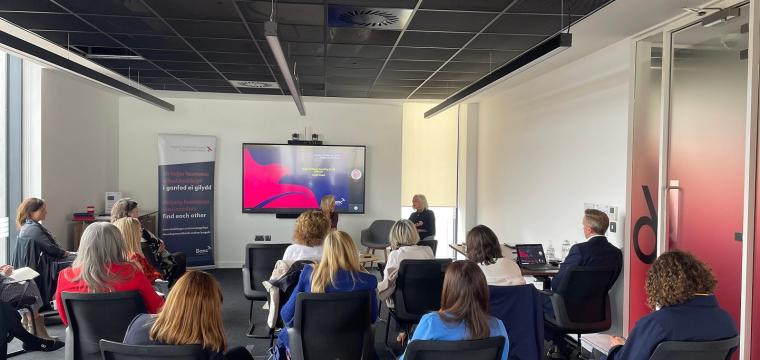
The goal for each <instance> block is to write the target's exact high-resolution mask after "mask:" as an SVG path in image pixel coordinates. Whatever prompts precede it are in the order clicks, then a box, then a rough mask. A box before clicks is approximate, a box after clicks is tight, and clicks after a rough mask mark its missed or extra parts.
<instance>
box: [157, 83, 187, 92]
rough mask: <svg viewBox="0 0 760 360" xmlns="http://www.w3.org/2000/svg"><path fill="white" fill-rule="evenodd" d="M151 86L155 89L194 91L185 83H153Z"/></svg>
mask: <svg viewBox="0 0 760 360" xmlns="http://www.w3.org/2000/svg"><path fill="white" fill-rule="evenodd" d="M150 88H151V89H153V90H166V91H194V90H193V89H191V88H190V87H188V86H185V85H165V84H151V85H150Z"/></svg>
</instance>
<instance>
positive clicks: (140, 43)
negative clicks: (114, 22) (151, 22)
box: [112, 35, 192, 51]
mask: <svg viewBox="0 0 760 360" xmlns="http://www.w3.org/2000/svg"><path fill="white" fill-rule="evenodd" d="M112 36H113V37H114V38H116V40H119V41H120V42H122V43H124V44H125V45H127V46H128V47H130V48H133V49H140V48H144V49H156V50H186V51H191V50H192V49H191V48H190V47H189V46H187V44H185V42H184V41H182V39H180V38H179V37H177V36H151V35H112Z"/></svg>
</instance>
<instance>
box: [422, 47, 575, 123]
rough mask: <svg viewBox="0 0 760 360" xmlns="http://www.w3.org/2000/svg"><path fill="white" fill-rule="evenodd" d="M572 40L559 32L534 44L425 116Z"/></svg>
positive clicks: (450, 104)
mask: <svg viewBox="0 0 760 360" xmlns="http://www.w3.org/2000/svg"><path fill="white" fill-rule="evenodd" d="M572 42H573V34H570V33H559V34H557V35H555V36H553V37H551V38H549V39H548V40H546V41H544V42H542V43H541V44H538V45H536V46H535V47H533V48H532V49H530V50H528V51H526V52H524V53H522V54H520V55H519V56H518V57H516V58H514V59H512V60H511V61H510V62H508V63H506V64H504V65H502V66H501V67H499V68H497V69H496V70H494V71H492V72H490V73H488V74H486V76H483V77H482V78H480V79H478V80H476V81H475V82H473V83H472V84H470V85H468V86H466V87H464V88H462V89H461V90H459V91H457V92H455V93H454V94H452V95H451V96H449V97H447V98H446V99H444V100H443V101H442V102H441V103H440V104H438V105H436V106H434V107H433V108H431V109H430V110H428V111H425V118H426V119H427V118H430V117H432V116H435V115H436V114H438V113H440V112H443V111H445V110H446V109H448V108H450V107H452V106H454V105H457V104H459V103H461V102H462V101H464V100H467V99H468V98H470V97H472V96H475V95H476V94H478V93H480V92H482V91H484V90H486V89H488V88H490V87H491V86H493V85H495V84H497V83H499V82H501V81H503V80H506V79H509V78H511V77H513V76H515V75H517V74H519V73H520V72H522V71H523V70H526V69H528V68H530V67H531V66H533V65H535V64H538V63H540V62H542V61H544V60H546V59H548V58H550V57H552V56H554V55H556V54H557V53H559V52H562V51H563V50H565V49H567V48H569V47H570V46H571V45H572Z"/></svg>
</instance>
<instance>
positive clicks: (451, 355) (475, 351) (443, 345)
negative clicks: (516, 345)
mask: <svg viewBox="0 0 760 360" xmlns="http://www.w3.org/2000/svg"><path fill="white" fill-rule="evenodd" d="M504 342H505V339H504V337H503V336H495V337H490V338H485V339H479V340H460V341H436V340H415V341H412V342H410V343H409V346H408V347H407V348H406V353H405V354H404V359H406V360H460V359H467V360H501V353H502V352H503V351H504Z"/></svg>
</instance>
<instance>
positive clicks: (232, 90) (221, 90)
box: [193, 85, 238, 94]
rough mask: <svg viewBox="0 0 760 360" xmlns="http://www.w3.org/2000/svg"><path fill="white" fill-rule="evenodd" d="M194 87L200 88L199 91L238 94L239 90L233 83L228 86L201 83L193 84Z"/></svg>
mask: <svg viewBox="0 0 760 360" xmlns="http://www.w3.org/2000/svg"><path fill="white" fill-rule="evenodd" d="M193 87H194V88H195V90H198V91H199V92H210V93H235V94H237V92H238V91H237V90H235V88H234V87H232V86H231V85H227V86H200V85H193Z"/></svg>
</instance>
